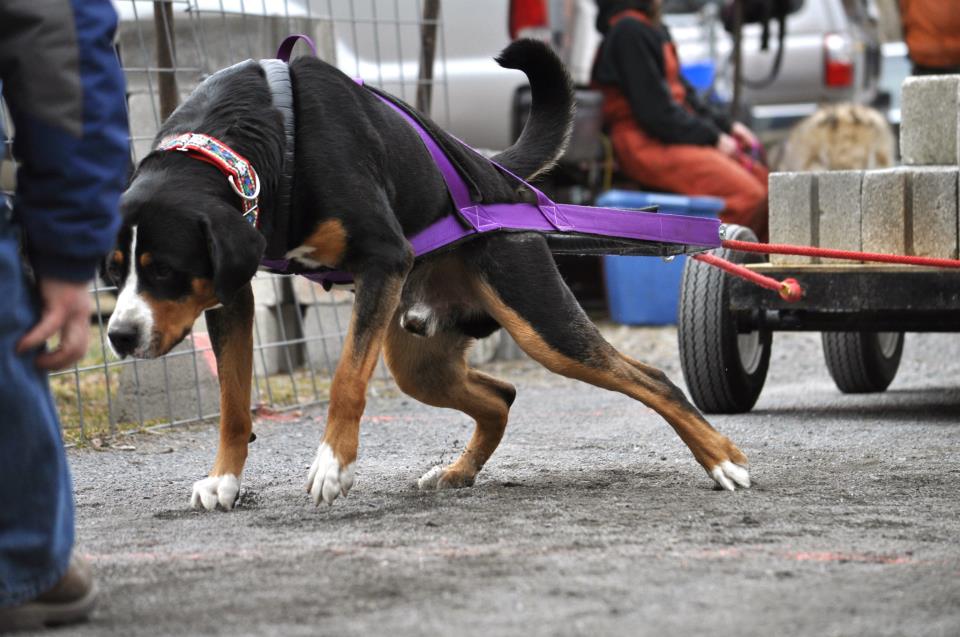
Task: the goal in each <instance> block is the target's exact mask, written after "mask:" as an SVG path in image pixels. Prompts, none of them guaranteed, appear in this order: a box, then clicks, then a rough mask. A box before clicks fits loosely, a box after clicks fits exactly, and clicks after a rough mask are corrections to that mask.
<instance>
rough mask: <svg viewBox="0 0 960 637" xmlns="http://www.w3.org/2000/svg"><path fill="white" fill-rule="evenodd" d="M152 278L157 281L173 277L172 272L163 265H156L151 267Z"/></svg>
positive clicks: (168, 267) (167, 266)
mask: <svg viewBox="0 0 960 637" xmlns="http://www.w3.org/2000/svg"><path fill="white" fill-rule="evenodd" d="M152 270H153V278H154V279H157V280H158V281H163V280H165V279H169V278H170V277H171V276H172V275H173V270H172V269H171V268H170V266H169V265H167V264H165V263H157V264H155V265H154V266H153V268H152Z"/></svg>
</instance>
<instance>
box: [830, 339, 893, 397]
mask: <svg viewBox="0 0 960 637" xmlns="http://www.w3.org/2000/svg"><path fill="white" fill-rule="evenodd" d="M897 336H898V339H897V346H896V348H895V350H894V351H893V352H892V353H891V354H890V355H889V356H887V355H885V354H884V353H883V350H882V349H881V347H880V342H879V340H878V339H877V333H876V332H823V334H821V341H822V342H823V358H824V359H826V362H827V371H829V372H830V377H831V378H833V382H834V384H836V386H837V389H839V390H840V391H842V392H843V393H844V394H870V393H875V392H882V391H884V390H885V389H886V388H887V387H889V386H890V383H892V382H893V379H894V377H895V376H896V375H897V368H899V367H900V357H901V356H902V355H903V332H898V333H897Z"/></svg>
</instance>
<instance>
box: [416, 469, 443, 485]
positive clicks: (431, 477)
mask: <svg viewBox="0 0 960 637" xmlns="http://www.w3.org/2000/svg"><path fill="white" fill-rule="evenodd" d="M442 477H443V467H441V466H440V465H437V466H435V467H433V468H431V469H430V470H429V471H427V472H426V473H425V474H423V475H422V476H420V479H419V480H417V488H418V489H420V490H421V491H433V490H434V489H439V488H441V487H440V478H442Z"/></svg>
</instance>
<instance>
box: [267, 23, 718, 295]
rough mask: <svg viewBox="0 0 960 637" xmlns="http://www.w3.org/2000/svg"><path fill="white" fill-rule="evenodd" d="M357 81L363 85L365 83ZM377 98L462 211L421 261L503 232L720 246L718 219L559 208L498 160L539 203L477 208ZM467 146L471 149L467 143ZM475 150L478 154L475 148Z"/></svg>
mask: <svg viewBox="0 0 960 637" xmlns="http://www.w3.org/2000/svg"><path fill="white" fill-rule="evenodd" d="M298 39H303V40H304V41H305V42H306V43H307V44H308V45H309V46H310V48H311V49H313V51H314V54H316V49H315V48H314V46H313V42H312V41H311V40H310V38H309V37H307V36H305V35H291V36H288V37H287V38H286V39H285V40H284V41H283V43H282V44H281V45H280V49H279V50H278V51H277V58H278V59H280V60H282V61H283V62H287V61H289V59H290V52H291V51H292V49H293V45H294V44H296V42H297V40H298ZM355 81H356V82H357V83H358V84H360V85H361V86H362V85H363V80H359V79H358V80H355ZM374 94H375V95H377V97H379V98H380V99H381V100H382V101H383V102H384V104H386V105H388V106H389V107H390V108H392V109H393V110H394V111H395V112H396V113H397V114H399V115H400V116H401V117H402V118H403V119H404V120H406V122H407V123H408V124H410V126H412V127H413V129H414V130H415V131H416V132H417V134H418V135H419V136H420V139H421V140H422V141H423V143H424V145H425V146H426V147H427V150H428V151H429V152H430V156H431V157H433V161H434V162H435V163H436V165H437V168H439V170H440V173H441V175H443V180H444V182H446V185H447V190H448V191H449V193H450V198H451V199H452V200H453V204H454V206H456V208H457V210H459V212H460V215H459V216H458V215H456V214H450V215H447V216H446V217H443V218H442V219H439V220H438V221H435V222H434V223H433V224H431V225H430V226H428V227H427V228H426V229H424V230H422V231H421V232H418V233H417V234H415V235H413V236H412V237H408V240H409V241H410V244H411V245H412V246H413V251H414V254H415V255H416V256H418V257H419V256H421V255H424V254H428V253H430V252H434V251H436V250H439V249H440V248H443V247H444V246H447V245H451V244H454V243H457V242H459V241H462V240H464V239H467V238H472V237H475V236H479V235H482V234H487V233H490V232H496V231H500V230H509V231H514V232H517V231H529V232H538V233H554V234H555V233H560V234H564V235H594V236H601V237H616V238H620V239H626V240H630V241H640V242H652V243H658V244H669V245H675V246H676V249H674V250H673V252H694V251H698V250H708V249H711V248H716V247H719V246H720V221H719V220H717V219H712V218H704V217H689V216H682V215H669V214H662V213H657V212H642V211H637V210H623V209H619V208H598V207H593V206H579V205H574V204H558V203H554V202H553V201H551V200H550V199H549V198H548V197H547V196H546V195H545V194H543V193H542V192H540V190H538V189H536V188H534V187H533V186H531V185H530V184H528V183H527V182H525V181H524V180H523V179H521V178H519V177H517V176H516V175H514V174H513V173H511V172H510V171H509V170H507V169H506V168H504V167H503V166H500V165H499V164H497V163H496V162H492V161H491V163H492V164H493V165H494V166H496V167H497V169H499V170H500V171H501V172H503V173H504V174H506V175H509V176H510V177H512V178H513V179H515V180H516V181H517V183H518V184H520V185H522V186H524V187H525V188H527V189H529V190H530V191H531V192H532V193H534V194H535V195H536V199H537V203H536V204H532V203H476V202H474V201H472V200H471V198H470V191H469V188H468V187H467V184H466V182H465V181H464V179H463V177H461V175H460V173H459V172H458V171H457V169H456V168H455V167H454V165H453V163H452V162H451V161H450V159H449V158H448V157H447V155H446V154H445V153H444V152H443V149H442V148H440V145H439V144H438V143H437V142H436V141H435V140H434V139H433V137H431V136H430V134H429V133H428V132H427V131H426V130H425V129H424V128H423V127H422V126H421V125H420V124H419V122H417V121H416V120H415V119H414V118H413V117H411V116H410V115H408V114H407V113H406V112H405V111H404V110H403V109H401V108H400V107H398V106H397V105H396V104H394V103H393V102H391V101H389V100H387V99H385V98H383V97H382V96H380V95H379V94H376V93H374ZM458 141H459V140H458ZM461 143H462V142H461ZM464 146H466V147H467V148H470V146H467V145H466V144H464ZM470 150H472V151H473V152H476V151H475V150H474V149H472V148H470ZM488 161H489V160H488ZM464 222H466V223H464ZM261 265H263V266H264V267H266V268H269V269H271V270H275V271H278V272H287V271H289V270H290V261H289V260H286V259H265V260H263V261H262V262H261ZM297 274H300V275H302V276H305V277H307V278H308V279H311V280H313V281H316V282H319V283H324V284H325V285H329V284H330V283H349V282H350V281H352V280H353V277H352V275H351V274H350V273H348V272H340V271H330V270H318V271H308V272H297Z"/></svg>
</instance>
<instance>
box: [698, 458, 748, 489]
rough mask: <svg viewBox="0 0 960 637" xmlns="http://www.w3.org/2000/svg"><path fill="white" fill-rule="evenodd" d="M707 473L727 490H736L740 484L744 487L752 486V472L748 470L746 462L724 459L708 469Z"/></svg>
mask: <svg viewBox="0 0 960 637" xmlns="http://www.w3.org/2000/svg"><path fill="white" fill-rule="evenodd" d="M707 473H708V474H710V477H711V478H713V480H714V481H715V482H716V483H717V484H718V485H719V486H720V487H721V488H723V489H726V490H727V491H736V490H737V487H738V486H739V487H741V488H743V489H749V488H750V472H749V471H748V470H747V467H746V463H744V464H738V463H734V462H731V461H730V460H724V461H723V462H721V463H720V464H718V465H716V466H714V467H713V468H712V469H710V470H708V471H707Z"/></svg>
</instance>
